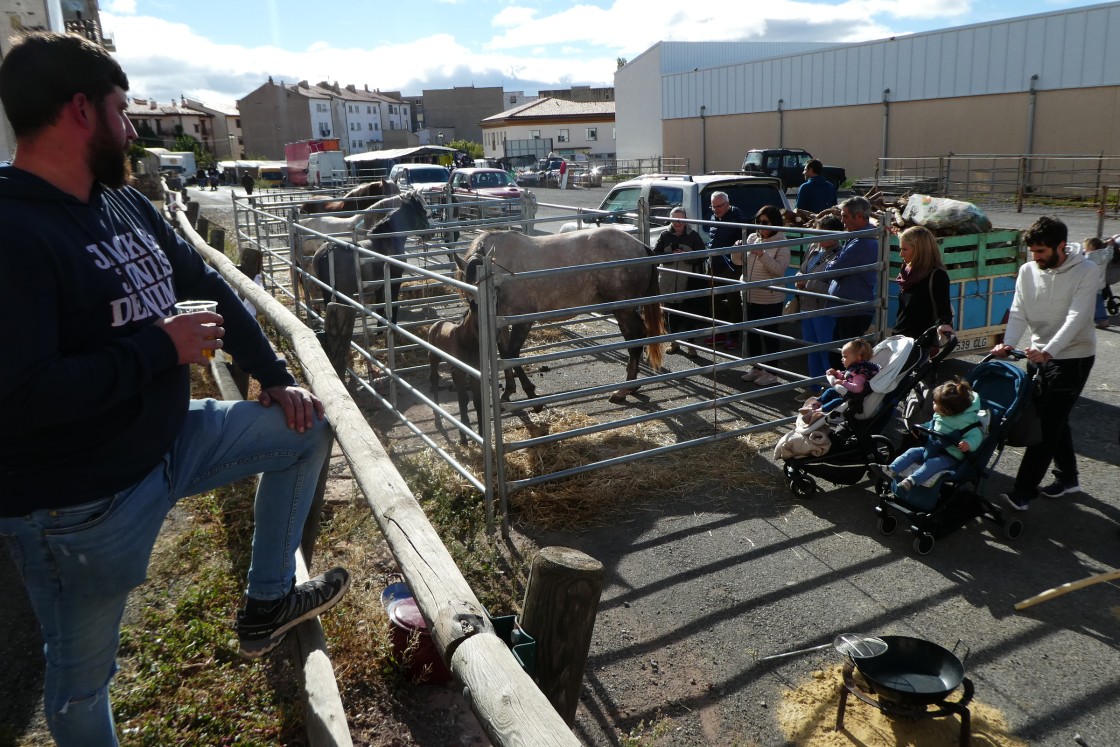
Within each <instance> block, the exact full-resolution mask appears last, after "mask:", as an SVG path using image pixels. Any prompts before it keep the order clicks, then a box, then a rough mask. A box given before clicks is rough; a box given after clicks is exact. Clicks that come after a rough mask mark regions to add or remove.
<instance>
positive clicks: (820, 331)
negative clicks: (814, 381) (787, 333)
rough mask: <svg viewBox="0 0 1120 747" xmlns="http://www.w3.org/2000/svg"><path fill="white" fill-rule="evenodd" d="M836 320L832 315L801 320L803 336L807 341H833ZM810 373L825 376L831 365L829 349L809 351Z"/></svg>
mask: <svg viewBox="0 0 1120 747" xmlns="http://www.w3.org/2000/svg"><path fill="white" fill-rule="evenodd" d="M835 325H836V320H835V319H834V318H832V317H831V316H815V317H813V318H812V319H802V320H801V337H802V339H804V340H805V342H814V343H819V342H832V328H833V327H834V326H835ZM808 358H809V375H810V376H824V372H825V371H827V370H828V369H829V368H831V366H830V365H829V363H830V361H829V359H828V351H827V350H818V351H817V352H815V353H809V354H808Z"/></svg>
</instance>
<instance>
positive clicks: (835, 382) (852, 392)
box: [797, 339, 879, 426]
mask: <svg viewBox="0 0 1120 747" xmlns="http://www.w3.org/2000/svg"><path fill="white" fill-rule="evenodd" d="M872 353H873V350H872V347H871V343H869V342H868V341H867V340H862V339H860V340H852V341H851V342H849V343H848V344H846V345H845V346H844V347H843V348H841V349H840V355H841V358H842V360H843V361H844V370H843V371H838V370H837V369H835V368H830V369H828V371H827V372H826V373H825V376H826V377H827V379H828V385H829V388H828V389H825V390H824V392H822V393H821V396H820V397H819V398H816V397H814V398H813V399H810V400H807V401H806V402H805V405H804V406H803V407H802V408H801V409H800V410H798V411H797V412H798V415H799V416H800V418H799V420H800V421H801V423H802V424H803V425H805V426H812V425H814V424H817V423H819V422H820V421H823V420H824V419H825V418H826V417H828V416H831V418H832V420H833V421H836V418H837V417H838V416H839V415H840V414H841V413H843V412H844V411H845V410H851V412H852V413H853V414H858V413H859V412H860V411H861V409H862V404H863V398H864V397H865V396H866V395H867V393H868V392H869V391H870V382H871V379H872V378H873V377H874V376H875V374H877V373H879V365H878V364H877V363H873V362H872V361H871V356H872Z"/></svg>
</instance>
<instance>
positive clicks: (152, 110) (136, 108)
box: [125, 96, 210, 117]
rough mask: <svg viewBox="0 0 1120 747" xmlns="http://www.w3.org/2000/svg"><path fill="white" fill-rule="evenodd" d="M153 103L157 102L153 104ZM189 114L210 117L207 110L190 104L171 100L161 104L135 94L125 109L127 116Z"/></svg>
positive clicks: (190, 115)
mask: <svg viewBox="0 0 1120 747" xmlns="http://www.w3.org/2000/svg"><path fill="white" fill-rule="evenodd" d="M153 103H154V104H155V105H154V106H153ZM178 115H183V116H188V117H209V116H210V114H208V113H207V112H203V111H199V110H198V109H192V108H190V107H189V106H182V105H180V104H176V103H175V102H171V103H170V104H160V103H159V102H153V101H151V100H150V99H141V98H137V97H135V96H133V97H132V98H130V99H129V101H128V109H127V110H126V111H125V116H128V117H142V116H148V117H168V116H178Z"/></svg>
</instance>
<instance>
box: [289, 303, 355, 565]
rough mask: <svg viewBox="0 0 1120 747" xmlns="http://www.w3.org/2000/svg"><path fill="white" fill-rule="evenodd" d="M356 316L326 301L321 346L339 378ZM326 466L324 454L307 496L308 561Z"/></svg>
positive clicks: (305, 539) (305, 531)
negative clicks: (320, 469)
mask: <svg viewBox="0 0 1120 747" xmlns="http://www.w3.org/2000/svg"><path fill="white" fill-rule="evenodd" d="M357 316H358V310H357V309H355V308H354V307H353V306H351V305H349V304H345V303H329V304H327V315H326V320H325V324H326V339H325V340H324V341H323V349H324V350H325V351H326V353H327V358H328V359H329V360H330V362H331V366H333V367H334V372H335V373H336V374H338V378H340V379H342V378H343V377H344V376H345V375H346V364H347V363H349V362H350V341H351V340H352V339H354V319H355V318H356V317H357ZM330 467H331V460H330V459H329V458H328V459H327V461H325V462H323V471H322V472H320V473H319V482H318V483H317V484H316V485H315V497H314V498H313V499H312V500H311V510H310V511H309V512H308V514H307V521H306V522H305V523H304V525H303V536H302V539H300V550H301V551H302V552H303V557H305V558H307V562H308V564H310V563H311V558H312V557H313V556H314V554H315V538H316V537H317V536H318V535H319V524H320V522H319V517H320V516H322V513H323V494H324V492H325V491H326V489H327V478H328V477H329V475H330Z"/></svg>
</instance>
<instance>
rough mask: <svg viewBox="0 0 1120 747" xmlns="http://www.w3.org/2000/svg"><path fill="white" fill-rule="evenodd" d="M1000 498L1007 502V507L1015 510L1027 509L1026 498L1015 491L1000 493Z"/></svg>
mask: <svg viewBox="0 0 1120 747" xmlns="http://www.w3.org/2000/svg"><path fill="white" fill-rule="evenodd" d="M999 497H1000V500H1002V501H1003V502H1004V503H1005V504H1007V507H1008V508H1013V509H1015V510H1016V511H1026V510H1027V499H1026V498H1022V497H1021V496H1019V495H1018V494H1017V493H1000V494H999Z"/></svg>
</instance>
